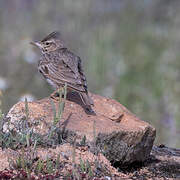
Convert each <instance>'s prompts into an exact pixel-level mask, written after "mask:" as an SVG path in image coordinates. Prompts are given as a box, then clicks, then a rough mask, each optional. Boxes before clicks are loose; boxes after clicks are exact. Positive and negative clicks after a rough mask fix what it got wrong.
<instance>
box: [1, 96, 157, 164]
mask: <svg viewBox="0 0 180 180" xmlns="http://www.w3.org/2000/svg"><path fill="white" fill-rule="evenodd" d="M91 96H92V98H93V100H94V107H93V110H94V113H92V112H91V113H90V112H87V111H85V110H84V109H83V108H82V105H81V103H80V99H79V96H78V95H77V94H76V93H73V94H68V98H67V100H66V102H65V109H64V112H63V117H62V119H61V122H60V124H61V126H62V125H64V126H65V128H66V130H68V131H69V132H71V133H70V134H71V135H72V134H73V133H74V134H76V136H77V139H76V140H77V141H81V140H82V138H83V137H84V136H86V140H87V142H93V141H94V140H95V142H94V143H93V144H96V147H97V149H100V151H101V152H102V153H103V154H104V155H105V156H106V157H107V159H108V160H110V161H111V162H113V163H115V162H120V163H121V164H130V163H132V162H135V161H144V160H145V159H146V158H147V157H148V156H149V154H150V152H151V149H152V146H153V142H154V139H155V128H153V127H152V126H151V125H149V124H148V123H147V122H144V121H142V120H140V119H139V118H137V117H136V116H135V115H133V114H132V113H130V112H129V111H128V110H127V109H126V108H125V107H124V106H122V105H121V104H120V103H118V102H117V101H115V100H112V99H108V98H105V97H101V96H98V95H94V94H92V95H91ZM54 103H55V105H56V109H57V108H58V102H57V101H54ZM28 106H29V118H28V121H29V126H30V127H33V128H34V131H36V132H38V133H41V134H44V133H47V131H48V128H49V126H51V125H52V122H53V109H52V103H51V101H50V98H45V99H42V100H39V101H34V102H29V103H28ZM24 118H25V103H24V102H18V103H17V104H15V105H14V106H13V107H12V108H11V109H10V111H9V113H8V114H7V119H9V128H10V129H13V130H15V131H18V129H19V124H20V122H21V121H22V120H23V119H24ZM4 131H8V128H7V124H5V125H4ZM90 144H92V143H90Z"/></svg>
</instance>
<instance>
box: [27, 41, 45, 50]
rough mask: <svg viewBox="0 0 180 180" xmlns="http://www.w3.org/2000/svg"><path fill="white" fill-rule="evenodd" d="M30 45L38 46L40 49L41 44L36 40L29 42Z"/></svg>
mask: <svg viewBox="0 0 180 180" xmlns="http://www.w3.org/2000/svg"><path fill="white" fill-rule="evenodd" d="M30 44H31V45H33V46H36V47H38V48H39V49H42V45H41V44H40V43H39V42H38V41H37V42H30Z"/></svg>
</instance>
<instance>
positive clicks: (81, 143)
mask: <svg viewBox="0 0 180 180" xmlns="http://www.w3.org/2000/svg"><path fill="white" fill-rule="evenodd" d="M80 145H81V146H86V136H85V135H84V136H83V138H82V139H81V141H80Z"/></svg>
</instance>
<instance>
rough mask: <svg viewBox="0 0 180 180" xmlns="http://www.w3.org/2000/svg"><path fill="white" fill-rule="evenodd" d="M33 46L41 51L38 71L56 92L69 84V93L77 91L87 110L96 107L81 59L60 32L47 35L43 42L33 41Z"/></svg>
mask: <svg viewBox="0 0 180 180" xmlns="http://www.w3.org/2000/svg"><path fill="white" fill-rule="evenodd" d="M31 44H32V45H34V46H36V47H38V48H39V49H40V51H41V57H40V60H39V62H38V70H39V72H40V73H41V74H42V75H43V76H44V78H45V79H46V80H47V81H48V83H49V84H50V85H51V86H53V88H54V89H55V90H58V89H60V88H62V87H64V85H65V84H67V90H68V91H75V92H78V94H79V95H80V97H81V100H82V102H83V105H84V106H85V107H87V108H89V107H91V106H93V105H94V102H93V100H92V99H91V97H90V95H89V92H88V87H87V80H86V76H85V74H84V71H83V68H82V63H81V58H80V57H79V56H77V55H75V54H74V53H73V52H72V51H70V50H69V49H68V48H67V47H66V46H65V43H64V41H63V40H62V38H61V34H60V32H58V31H54V32H52V33H50V34H49V35H47V36H46V37H45V38H44V39H43V40H41V41H33V42H31Z"/></svg>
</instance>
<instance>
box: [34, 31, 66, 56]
mask: <svg viewBox="0 0 180 180" xmlns="http://www.w3.org/2000/svg"><path fill="white" fill-rule="evenodd" d="M31 44H32V45H34V46H36V47H38V48H39V49H41V51H42V52H43V53H48V52H51V51H55V50H57V49H63V48H65V46H64V42H63V41H62V40H61V38H60V33H59V32H52V33H51V34H49V35H48V36H46V37H45V38H44V39H43V40H41V41H35V42H31Z"/></svg>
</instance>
